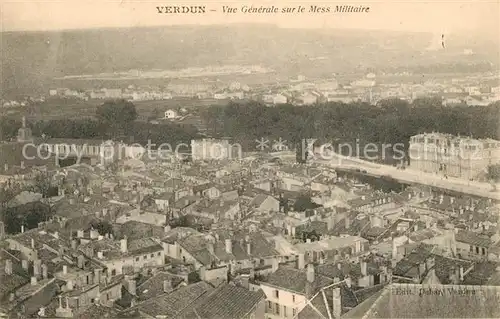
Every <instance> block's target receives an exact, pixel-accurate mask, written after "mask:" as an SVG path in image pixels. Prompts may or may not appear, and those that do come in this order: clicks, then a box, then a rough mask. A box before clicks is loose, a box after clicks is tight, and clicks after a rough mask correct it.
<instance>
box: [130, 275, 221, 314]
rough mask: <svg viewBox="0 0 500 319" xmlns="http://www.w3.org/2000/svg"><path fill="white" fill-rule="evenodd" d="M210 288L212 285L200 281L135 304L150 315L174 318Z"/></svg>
mask: <svg viewBox="0 0 500 319" xmlns="http://www.w3.org/2000/svg"><path fill="white" fill-rule="evenodd" d="M212 290H213V288H212V286H210V285H209V284H207V283H205V282H203V281H201V282H198V283H195V284H192V285H189V286H185V287H181V288H179V289H177V290H174V291H173V292H172V293H170V294H164V295H161V296H159V297H156V298H153V299H150V300H148V301H145V302H143V303H140V304H139V305H137V309H138V310H139V311H140V312H141V313H144V314H146V315H148V316H151V317H156V316H166V318H175V317H177V316H178V315H179V314H181V313H182V312H183V311H186V310H187V309H189V308H190V307H192V305H193V303H195V302H196V301H197V300H198V299H199V298H201V297H203V296H205V295H206V294H207V293H210V291H212Z"/></svg>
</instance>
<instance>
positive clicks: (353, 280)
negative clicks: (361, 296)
mask: <svg viewBox="0 0 500 319" xmlns="http://www.w3.org/2000/svg"><path fill="white" fill-rule="evenodd" d="M370 257H372V256H370ZM388 266H390V263H389V264H388V263H387V262H385V261H384V260H377V259H376V258H373V257H372V258H365V259H361V260H360V262H359V263H352V262H349V261H340V262H336V263H329V264H320V265H318V267H317V272H318V273H319V274H321V275H323V276H326V277H328V278H331V279H336V280H337V281H338V280H344V281H346V282H348V286H349V287H350V286H352V287H356V289H360V288H368V287H373V286H376V285H380V284H386V283H388V282H389V281H390V280H391V278H392V277H391V271H390V270H389V267H388Z"/></svg>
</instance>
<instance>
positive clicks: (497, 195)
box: [273, 152, 500, 200]
mask: <svg viewBox="0 0 500 319" xmlns="http://www.w3.org/2000/svg"><path fill="white" fill-rule="evenodd" d="M273 156H276V157H279V158H281V159H282V160H290V159H295V153H292V152H279V153H275V154H273ZM311 163H318V164H321V165H325V166H330V167H332V168H337V169H345V170H354V171H359V172H361V173H363V174H366V175H370V176H374V177H388V178H392V179H394V180H395V181H398V182H401V183H406V184H417V185H425V186H431V187H434V188H438V189H442V190H448V191H452V192H458V193H463V194H468V195H473V196H478V197H484V198H491V199H493V200H500V192H497V191H493V187H492V185H491V184H489V183H482V182H477V181H467V180H463V179H459V178H454V177H448V178H447V179H445V178H444V177H443V176H439V175H435V174H430V173H425V172H421V171H417V170H413V169H410V168H406V169H404V170H403V169H398V168H396V167H393V166H387V165H380V164H375V163H371V162H368V161H364V160H361V159H358V158H353V157H346V156H342V155H339V154H330V156H329V158H328V159H317V158H313V159H311Z"/></svg>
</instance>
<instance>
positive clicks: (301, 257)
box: [297, 253, 306, 269]
mask: <svg viewBox="0 0 500 319" xmlns="http://www.w3.org/2000/svg"><path fill="white" fill-rule="evenodd" d="M305 267H306V261H305V256H304V254H302V253H301V254H299V257H298V262H297V268H299V269H304V268H305Z"/></svg>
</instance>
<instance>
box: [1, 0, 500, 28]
mask: <svg viewBox="0 0 500 319" xmlns="http://www.w3.org/2000/svg"><path fill="white" fill-rule="evenodd" d="M165 5H169V6H175V5H178V6H182V5H184V6H191V5H192V6H206V13H204V14H160V13H158V10H157V9H156V7H157V6H165ZM223 5H228V6H233V7H236V8H238V10H241V7H242V6H244V5H246V6H250V5H253V6H256V7H257V6H272V5H274V6H277V7H279V8H282V7H297V6H299V5H302V6H304V7H306V8H307V9H306V11H308V10H309V6H311V5H316V6H331V7H332V9H333V7H334V6H336V5H352V6H366V7H370V12H369V13H316V14H314V13H302V14H282V13H279V14H244V13H241V12H238V13H234V14H225V13H223V12H222V6H223ZM212 10H215V11H212ZM499 10H500V4H499V2H498V1H491V0H473V1H467V2H465V1H449V0H444V1H443V0H442V1H439V2H433V3H428V2H422V1H418V0H410V1H405V2H401V1H397V0H385V1H376V0H370V1H365V2H358V1H355V2H348V3H340V2H336V1H318V2H313V1H306V2H300V3H299V2H296V1H262V0H261V1H255V2H253V3H245V2H237V1H226V2H223V3H222V2H216V1H210V2H198V3H194V2H184V3H161V2H153V1H146V2H140V3H139V2H135V1H128V0H123V1H95V0H91V1H84V2H82V1H78V0H70V1H65V2H42V1H40V0H36V1H32V2H29V3H28V2H15V1H12V2H7V3H3V4H2V6H1V11H2V21H3V22H2V25H1V28H2V31H44V30H64V29H89V28H115V27H145V26H171V25H213V24H231V23H272V24H276V25H278V26H280V27H284V28H335V29H364V30H391V31H412V32H420V31H422V32H433V33H436V34H446V33H455V32H461V31H467V32H478V33H480V34H483V35H485V34H495V33H498V30H499V28H500V24H499V22H498V12H499Z"/></svg>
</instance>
